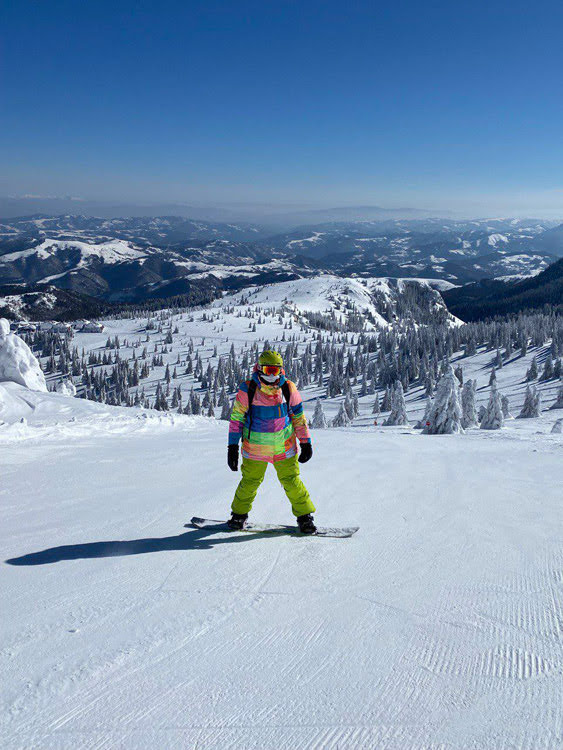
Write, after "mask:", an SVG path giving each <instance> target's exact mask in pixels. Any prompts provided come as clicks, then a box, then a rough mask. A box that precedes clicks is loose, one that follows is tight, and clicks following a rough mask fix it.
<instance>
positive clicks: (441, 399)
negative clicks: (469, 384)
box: [424, 366, 463, 435]
mask: <svg viewBox="0 0 563 750" xmlns="http://www.w3.org/2000/svg"><path fill="white" fill-rule="evenodd" d="M461 417H462V411H461V404H460V401H459V380H458V379H457V378H456V376H455V373H454V370H453V367H451V366H448V368H447V369H446V371H445V373H444V375H442V377H441V378H440V380H439V381H438V385H437V386H436V395H435V396H434V401H433V402H432V406H431V408H430V413H429V414H428V417H427V421H428V422H429V423H430V424H428V425H425V427H424V433H425V434H426V435H452V434H454V433H459V432H463V427H462V426H461Z"/></svg>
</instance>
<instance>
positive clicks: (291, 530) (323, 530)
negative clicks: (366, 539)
mask: <svg viewBox="0 0 563 750" xmlns="http://www.w3.org/2000/svg"><path fill="white" fill-rule="evenodd" d="M186 526H195V528H196V529H215V530H216V531H230V532H232V531H233V530H232V529H229V527H228V526H227V522H226V521H214V520H212V519H210V518H198V517H197V516H194V517H193V518H192V520H191V521H190V523H189V524H188V523H187V524H186ZM359 528H360V527H359V526H347V527H345V528H333V527H329V526H317V533H316V534H301V532H300V531H299V527H298V526H284V525H281V524H275V523H252V521H247V522H246V526H245V527H244V529H241V531H250V532H254V533H264V532H268V533H271V534H291V535H293V536H326V537H332V538H334V539H346V538H348V537H350V536H352V534H355V533H356V531H357V530H358V529H359Z"/></svg>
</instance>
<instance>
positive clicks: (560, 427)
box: [551, 417, 563, 435]
mask: <svg viewBox="0 0 563 750" xmlns="http://www.w3.org/2000/svg"><path fill="white" fill-rule="evenodd" d="M551 433H552V434H553V435H561V433H563V417H562V418H561V419H558V420H557V422H554V424H553V427H552V428H551Z"/></svg>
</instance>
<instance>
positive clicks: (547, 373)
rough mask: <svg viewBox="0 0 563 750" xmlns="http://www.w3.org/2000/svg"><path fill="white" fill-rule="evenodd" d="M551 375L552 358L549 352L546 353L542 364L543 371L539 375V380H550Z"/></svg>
mask: <svg viewBox="0 0 563 750" xmlns="http://www.w3.org/2000/svg"><path fill="white" fill-rule="evenodd" d="M552 377H553V359H552V358H551V354H548V355H547V358H546V360H545V364H544V366H543V372H542V374H541V376H540V380H542V381H544V380H551V378H552Z"/></svg>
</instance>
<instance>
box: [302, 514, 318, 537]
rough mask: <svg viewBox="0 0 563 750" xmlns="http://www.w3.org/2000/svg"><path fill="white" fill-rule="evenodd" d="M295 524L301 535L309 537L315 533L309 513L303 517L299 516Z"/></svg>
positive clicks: (315, 529) (315, 528)
mask: <svg viewBox="0 0 563 750" xmlns="http://www.w3.org/2000/svg"><path fill="white" fill-rule="evenodd" d="M297 524H298V526H299V531H300V532H301V533H302V534H308V535H311V534H316V533H317V527H316V526H315V522H314V521H313V516H312V515H311V514H310V513H306V514H305V515H304V516H299V518H298V519H297Z"/></svg>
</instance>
